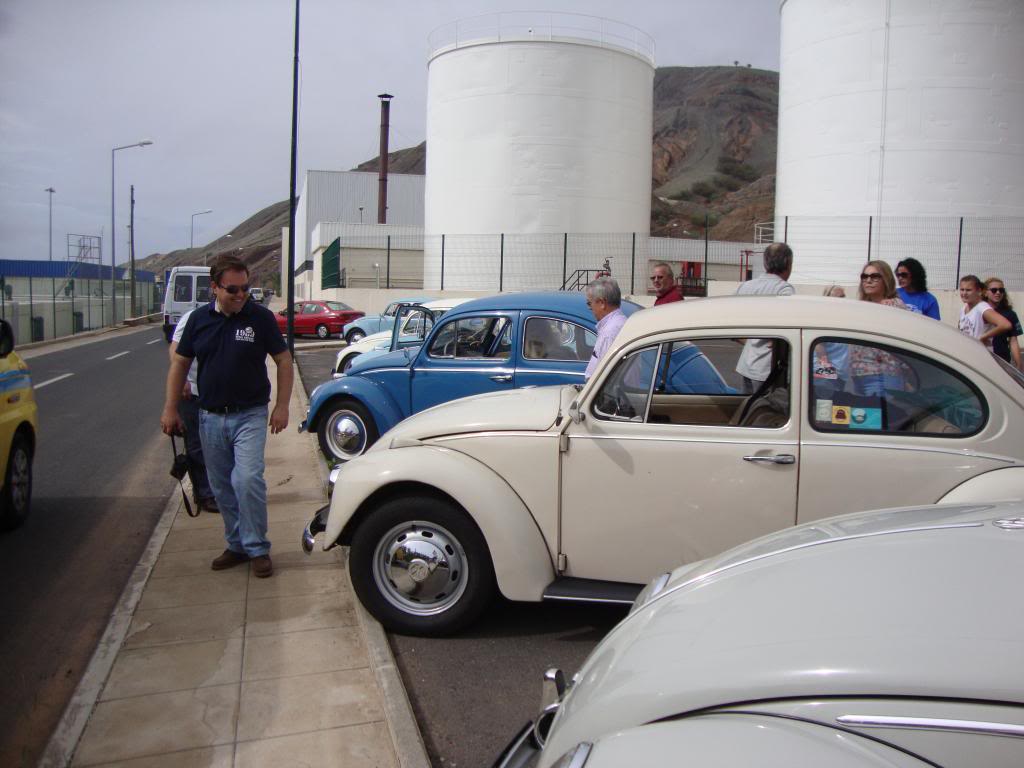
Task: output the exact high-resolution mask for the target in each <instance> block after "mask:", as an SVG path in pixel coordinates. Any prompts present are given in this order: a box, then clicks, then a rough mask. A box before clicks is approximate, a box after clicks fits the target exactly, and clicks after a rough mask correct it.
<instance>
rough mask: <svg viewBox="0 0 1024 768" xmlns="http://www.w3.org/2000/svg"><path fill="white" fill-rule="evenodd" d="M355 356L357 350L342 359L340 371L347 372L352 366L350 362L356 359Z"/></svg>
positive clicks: (356, 355) (357, 354) (357, 355)
mask: <svg viewBox="0 0 1024 768" xmlns="http://www.w3.org/2000/svg"><path fill="white" fill-rule="evenodd" d="M357 357H359V353H358V352H356V353H355V354H354V355H349V356H348V357H346V358H345V359H344V360H342V361H341V371H340V373H348V369H349V368H351V367H352V363H354V362H355V361H356V358H357Z"/></svg>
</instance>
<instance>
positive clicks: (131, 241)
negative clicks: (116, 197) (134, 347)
mask: <svg viewBox="0 0 1024 768" xmlns="http://www.w3.org/2000/svg"><path fill="white" fill-rule="evenodd" d="M131 189H132V193H131V194H132V207H131V214H130V218H129V219H128V221H129V224H128V273H129V276H128V282H129V284H130V285H131V297H132V299H131V300H132V305H131V306H132V317H134V316H135V185H134V184H132V187H131Z"/></svg>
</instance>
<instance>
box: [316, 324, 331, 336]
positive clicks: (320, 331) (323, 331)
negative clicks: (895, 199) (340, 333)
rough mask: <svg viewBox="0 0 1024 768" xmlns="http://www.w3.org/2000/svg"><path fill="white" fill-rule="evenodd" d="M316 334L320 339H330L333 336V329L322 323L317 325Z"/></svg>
mask: <svg viewBox="0 0 1024 768" xmlns="http://www.w3.org/2000/svg"><path fill="white" fill-rule="evenodd" d="M316 335H317V338H319V339H329V338H330V337H331V330H330V328H328V327H327V326H326V325H324V324H322V323H321V324H320V325H318V326H317V327H316Z"/></svg>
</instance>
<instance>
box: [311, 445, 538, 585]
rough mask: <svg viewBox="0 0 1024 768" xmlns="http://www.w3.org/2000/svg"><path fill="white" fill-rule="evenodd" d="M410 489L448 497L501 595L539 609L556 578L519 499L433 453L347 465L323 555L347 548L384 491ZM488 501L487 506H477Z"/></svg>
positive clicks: (462, 458) (444, 452) (384, 453)
mask: <svg viewBox="0 0 1024 768" xmlns="http://www.w3.org/2000/svg"><path fill="white" fill-rule="evenodd" d="M406 483H411V484H416V485H419V486H427V487H429V488H430V489H433V490H435V491H439V492H440V493H442V494H444V495H446V496H449V497H450V498H452V499H453V500H454V501H455V502H456V503H457V504H459V505H461V506H462V508H463V509H465V510H466V512H467V514H468V515H469V516H470V518H471V519H472V520H473V521H474V522H475V523H476V525H477V526H478V527H479V528H480V531H481V532H482V533H483V535H484V539H485V540H486V541H487V547H488V549H489V550H490V554H491V561H492V563H493V564H494V575H495V577H496V579H497V582H498V588H499V589H500V590H501V593H502V594H503V595H504V596H505V597H507V598H508V599H510V600H524V601H539V600H540V599H541V597H542V596H543V593H544V588H545V587H546V586H547V585H548V584H550V583H551V582H552V581H553V580H554V578H555V571H554V565H553V563H552V562H551V555H550V553H549V551H548V547H547V544H546V543H545V541H544V537H543V536H542V535H541V532H540V529H539V528H538V527H537V523H536V521H535V520H534V519H533V516H532V515H531V514H530V511H529V510H528V509H527V508H526V505H525V504H524V503H523V501H522V499H520V498H519V496H518V495H517V494H516V493H515V491H513V490H512V488H511V487H510V486H509V485H508V483H506V482H505V481H504V480H503V479H502V478H501V477H500V476H498V475H497V474H496V473H495V472H494V471H493V470H491V469H490V467H487V466H486V465H484V464H481V463H480V462H479V461H477V460H476V459H474V458H472V457H470V456H467V455H466V454H464V453H460V452H458V451H455V450H452V449H450V448H442V447H440V446H436V445H422V444H421V445H414V446H410V447H407V448H392V449H377V450H372V451H370V452H369V453H367V454H364V455H363V456H360V457H359V458H358V459H355V460H353V461H350V462H348V463H347V464H344V465H343V466H342V468H341V471H340V472H339V474H338V479H337V482H336V484H335V488H334V495H333V496H332V497H331V511H330V514H329V515H328V518H327V528H326V530H325V531H324V533H323V547H324V549H328V548H330V547H332V546H334V545H335V544H336V543H347V542H348V541H349V539H350V537H351V535H352V532H353V531H354V530H355V528H356V527H358V524H359V521H360V520H361V519H362V518H363V516H365V515H372V514H373V508H374V506H375V504H376V503H378V502H379V501H381V500H383V499H385V498H390V495H389V489H390V490H391V491H397V490H398V488H397V487H396V486H400V485H402V484H406ZM481 500H486V503H481Z"/></svg>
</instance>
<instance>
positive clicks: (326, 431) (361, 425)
mask: <svg viewBox="0 0 1024 768" xmlns="http://www.w3.org/2000/svg"><path fill="white" fill-rule="evenodd" d="M316 436H317V440H318V441H319V442H320V450H321V451H323V452H324V456H326V457H327V458H328V459H330V460H332V461H335V462H345V461H351V460H352V459H354V458H356V457H357V456H362V455H363V454H364V453H366V449H367V448H369V447H370V446H371V445H373V444H374V443H375V442H377V438H378V437H380V433H379V432H378V431H377V423H376V422H375V421H374V420H373V416H371V415H370V412H369V411H367V410H366V408H364V407H363V406H362V405H360V404H359V403H357V402H356V401H355V400H349V399H346V398H336V399H334V400H331V401H330V402H328V403H327V404H326V405H324V407H323V409H322V412H321V414H320V417H319V418H318V419H317V428H316Z"/></svg>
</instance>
